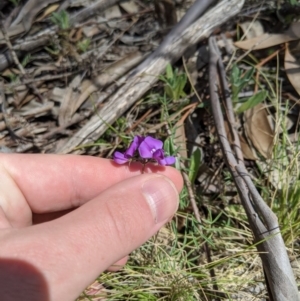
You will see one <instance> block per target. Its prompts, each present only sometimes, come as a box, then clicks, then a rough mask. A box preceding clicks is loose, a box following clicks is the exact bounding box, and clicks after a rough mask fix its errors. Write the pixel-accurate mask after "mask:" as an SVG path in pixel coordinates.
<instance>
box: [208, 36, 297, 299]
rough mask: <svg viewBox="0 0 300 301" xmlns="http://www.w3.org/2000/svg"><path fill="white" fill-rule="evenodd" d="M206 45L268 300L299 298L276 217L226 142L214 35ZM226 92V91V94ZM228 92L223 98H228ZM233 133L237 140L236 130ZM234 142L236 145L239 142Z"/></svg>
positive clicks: (221, 132)
mask: <svg viewBox="0 0 300 301" xmlns="http://www.w3.org/2000/svg"><path fill="white" fill-rule="evenodd" d="M209 48H210V54H211V55H210V66H209V84H210V99H211V108H212V112H213V116H214V121H215V125H216V129H217V133H218V136H219V141H220V144H221V148H222V151H223V154H224V160H225V162H226V164H227V166H228V168H229V170H230V172H231V174H232V176H233V179H234V181H235V184H236V187H237V189H238V192H239V195H240V199H241V202H242V205H243V207H244V209H245V211H246V214H247V217H248V221H249V224H250V228H251V230H252V232H253V236H254V242H255V243H256V244H257V249H258V251H259V252H260V257H261V259H262V263H263V267H264V272H265V275H266V278H267V279H266V283H267V286H268V291H269V292H270V294H271V295H270V300H274V301H290V300H293V301H299V300H300V297H299V293H298V289H297V284H296V281H295V278H294V275H293V271H292V268H291V265H290V262H289V258H288V255H287V252H286V248H285V245H284V241H283V239H282V236H281V233H280V229H279V225H278V221H277V217H276V215H275V214H274V213H273V212H272V210H271V209H270V208H269V207H268V206H267V204H266V203H265V202H264V200H263V199H262V198H261V196H260V194H259V192H258V191H257V189H256V188H255V186H254V184H253V182H252V180H251V178H250V175H249V174H248V172H247V170H246V168H245V165H244V163H243V160H241V158H240V155H239V154H237V153H235V150H232V148H231V146H230V144H229V141H228V138H227V134H226V131H225V126H224V118H223V114H222V110H221V106H220V101H219V97H218V90H219V89H218V86H219V84H218V79H221V81H222V80H226V79H225V77H224V76H220V77H219V76H218V72H217V69H218V68H222V62H221V58H220V56H219V52H218V50H217V45H216V42H215V39H214V38H210V39H209ZM221 86H223V87H227V84H226V83H225V84H224V83H223V84H221ZM228 92H229V91H226V93H228ZM228 95H229V94H227V97H229V96H228ZM230 101H231V100H230ZM228 102H229V100H228ZM228 102H227V103H228ZM232 117H233V116H231V117H230V118H231V122H229V126H231V131H232V132H236V129H235V128H234V127H233V126H232V125H233V124H234V120H232ZM234 136H235V137H237V139H238V135H237V132H236V133H235V134H234ZM237 145H239V141H238V144H237ZM234 149H235V147H234ZM238 151H240V150H238Z"/></svg>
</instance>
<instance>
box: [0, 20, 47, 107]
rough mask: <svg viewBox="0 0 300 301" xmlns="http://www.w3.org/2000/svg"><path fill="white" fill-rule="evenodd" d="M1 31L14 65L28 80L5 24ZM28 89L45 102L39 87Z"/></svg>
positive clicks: (32, 85) (31, 85)
mask: <svg viewBox="0 0 300 301" xmlns="http://www.w3.org/2000/svg"><path fill="white" fill-rule="evenodd" d="M0 30H1V32H2V35H3V37H4V40H5V43H6V45H7V48H8V50H9V52H10V54H11V57H12V59H13V61H14V63H15V64H16V66H17V67H18V69H19V70H20V72H21V74H22V75H23V78H25V79H26V78H27V74H26V72H25V69H24V68H23V66H22V64H21V63H20V61H19V59H18V57H17V55H16V52H15V51H14V50H13V47H12V44H11V42H10V39H9V37H8V35H7V31H6V29H5V27H4V26H3V23H2V22H0ZM28 87H29V88H30V89H31V90H32V91H33V93H34V94H35V95H36V96H37V97H38V98H39V100H40V101H41V102H43V97H42V95H41V94H40V92H39V90H38V89H37V87H36V86H35V85H34V84H28Z"/></svg>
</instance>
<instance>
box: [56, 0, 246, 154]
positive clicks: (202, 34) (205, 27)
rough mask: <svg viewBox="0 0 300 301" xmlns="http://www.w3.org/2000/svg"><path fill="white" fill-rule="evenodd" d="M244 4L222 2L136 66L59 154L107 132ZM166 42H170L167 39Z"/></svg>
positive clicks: (233, 1)
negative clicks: (171, 67) (169, 68)
mask: <svg viewBox="0 0 300 301" xmlns="http://www.w3.org/2000/svg"><path fill="white" fill-rule="evenodd" d="M243 4H244V1H240V0H223V1H221V2H220V3H218V4H217V5H216V6H215V7H213V8H212V9H211V10H209V11H208V12H207V13H206V14H205V15H204V16H203V17H201V18H200V19H198V20H197V21H196V22H194V23H193V24H192V25H190V26H189V27H188V28H187V29H186V30H184V31H183V32H179V33H178V35H177V36H176V37H174V38H173V39H171V41H170V43H169V44H168V45H166V46H165V47H164V49H163V52H162V53H159V54H157V55H156V56H155V58H154V59H153V60H152V61H151V62H149V64H147V65H146V66H144V67H143V68H142V70H140V69H139V67H137V68H138V70H139V71H138V73H136V74H134V75H133V76H131V77H129V78H128V80H127V83H126V84H125V85H124V86H123V87H121V88H120V89H119V90H118V91H117V92H116V93H115V94H114V95H113V96H112V97H111V98H110V99H109V101H108V102H107V103H106V105H105V106H104V107H103V108H102V109H101V110H99V111H98V112H97V114H95V116H94V117H93V118H91V120H90V121H89V122H88V123H87V124H86V125H85V126H84V127H83V128H82V129H81V130H79V131H78V132H77V133H76V134H75V135H74V136H73V137H72V138H71V139H70V140H69V141H68V142H67V143H66V144H65V145H63V146H62V147H61V148H60V149H59V150H58V152H59V153H70V152H72V151H73V149H74V148H75V147H77V146H78V145H80V144H85V143H90V142H91V141H95V140H97V139H98V138H99V137H100V136H101V135H102V134H103V133H104V132H105V131H106V129H107V125H108V124H112V123H113V122H114V121H115V120H116V119H118V118H119V117H120V116H122V115H123V114H124V113H125V111H126V110H127V109H128V108H130V107H131V106H132V105H133V104H134V103H135V102H136V101H138V100H139V99H140V98H141V97H142V96H143V95H144V94H145V93H146V92H147V91H148V90H149V89H150V88H151V87H152V86H153V85H154V83H155V82H156V81H157V80H158V76H159V75H160V74H161V73H163V72H164V71H165V69H166V66H167V64H168V63H169V62H172V61H175V60H177V59H178V58H179V57H181V56H182V55H183V53H184V52H185V50H186V49H187V48H188V47H189V46H191V45H194V44H196V43H198V42H199V41H200V40H202V39H204V38H207V37H208V36H209V35H210V34H211V32H212V31H213V29H214V28H215V27H217V26H220V25H221V24H223V23H224V22H226V21H227V20H228V19H229V18H231V17H233V16H234V15H236V14H237V13H238V12H239V11H240V10H241V8H242V6H243ZM166 39H168V36H167V37H166ZM142 64H143V63H142Z"/></svg>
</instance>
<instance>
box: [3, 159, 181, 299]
mask: <svg viewBox="0 0 300 301" xmlns="http://www.w3.org/2000/svg"><path fill="white" fill-rule="evenodd" d="M141 171H142V165H141V164H140V163H132V164H131V165H130V166H128V164H126V165H117V164H115V163H114V162H112V161H111V160H108V159H100V158H95V157H86V156H73V155H25V154H0V296H1V300H4V301H16V300H23V301H24V300H25V301H26V300H30V301H41V300H43V301H56V300H64V301H69V300H70V301H72V300H75V299H76V297H78V295H79V294H80V293H81V292H82V290H84V288H85V287H87V286H88V285H89V284H91V283H92V282H93V281H94V279H96V278H97V276H99V274H101V273H102V272H104V271H105V270H107V269H111V270H116V269H119V268H121V267H122V266H123V265H124V264H125V263H126V261H127V256H128V254H130V252H131V251H133V250H134V249H136V248H138V247H139V246H140V245H142V244H143V243H144V242H145V241H147V240H148V239H149V238H150V237H151V236H153V235H154V234H155V233H156V232H157V231H158V230H159V229H160V228H161V227H162V226H163V225H164V224H165V223H167V222H168V221H169V220H170V219H171V218H172V216H173V215H174V213H175V212H176V210H177V208H178V193H179V192H180V190H181V189H182V185H183V183H182V177H181V175H180V173H179V172H178V171H177V170H176V169H174V168H172V167H159V166H155V165H153V164H147V167H146V169H145V174H141ZM150 192H152V193H153V194H151V195H150V194H149V193H150ZM145 196H146V197H145ZM147 200H148V201H147ZM153 200H154V202H156V203H158V204H159V206H158V207H157V208H156V207H155V206H153ZM155 208H156V209H155Z"/></svg>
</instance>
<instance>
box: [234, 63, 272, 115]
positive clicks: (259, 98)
mask: <svg viewBox="0 0 300 301" xmlns="http://www.w3.org/2000/svg"><path fill="white" fill-rule="evenodd" d="M253 74H254V68H253V67H251V69H249V70H248V71H246V72H245V74H244V75H242V73H241V70H240V69H239V68H238V66H237V65H236V64H234V65H233V67H232V69H231V74H230V81H231V91H232V101H233V104H234V107H235V111H236V113H238V114H240V113H243V112H244V111H247V110H249V109H251V108H253V107H254V106H256V105H258V104H259V103H261V102H263V101H264V100H265V99H266V98H267V96H268V91H266V90H261V91H259V92H258V93H256V94H253V95H252V96H251V97H249V98H244V99H239V93H240V92H241V91H242V90H243V89H244V88H245V87H246V86H247V85H249V84H250V81H251V80H252V77H253Z"/></svg>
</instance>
